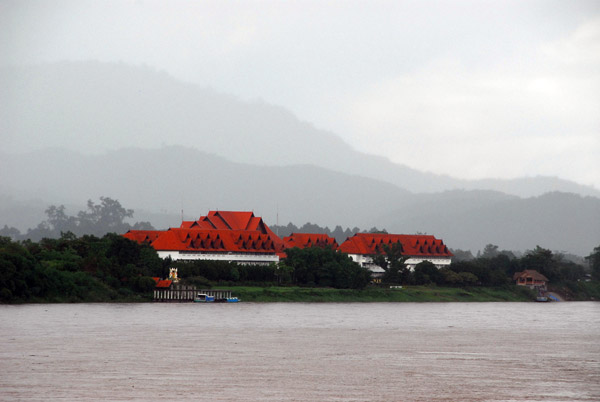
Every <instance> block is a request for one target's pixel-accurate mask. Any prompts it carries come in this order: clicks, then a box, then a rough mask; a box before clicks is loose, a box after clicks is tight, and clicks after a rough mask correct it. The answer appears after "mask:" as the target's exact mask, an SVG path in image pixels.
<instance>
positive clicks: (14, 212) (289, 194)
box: [0, 146, 600, 255]
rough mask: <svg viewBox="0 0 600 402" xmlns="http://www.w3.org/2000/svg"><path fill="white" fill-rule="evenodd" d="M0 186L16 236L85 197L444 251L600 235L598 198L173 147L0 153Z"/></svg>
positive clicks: (144, 210) (590, 239) (550, 244)
mask: <svg viewBox="0 0 600 402" xmlns="http://www.w3.org/2000/svg"><path fill="white" fill-rule="evenodd" d="M32 166H41V167H43V168H39V169H32V168H31V167H32ZM0 183H1V185H0V194H1V195H2V196H1V197H0V226H3V225H4V224H8V225H9V226H16V227H19V228H20V229H21V230H24V229H26V228H27V227H32V226H34V225H35V224H37V223H38V222H39V221H40V220H41V219H43V218H44V217H43V209H45V208H46V207H47V206H49V205H50V204H54V205H58V204H65V205H67V206H72V207H71V209H70V210H69V211H68V213H69V214H72V215H74V214H75V213H76V212H77V211H78V210H80V209H84V207H85V202H86V200H87V199H93V200H95V201H97V200H98V198H99V197H100V196H108V197H111V198H114V199H118V200H119V201H120V202H121V204H122V205H123V206H125V207H127V208H133V209H134V210H135V211H136V213H135V216H134V218H135V220H150V221H151V222H152V223H153V224H154V225H155V226H156V227H159V228H164V227H168V226H178V225H179V223H180V219H181V208H183V210H184V213H185V217H186V219H191V218H197V217H198V216H200V215H202V214H205V213H206V212H207V211H208V210H210V209H221V210H227V209H232V210H253V211H254V212H255V213H256V214H257V215H259V216H263V217H264V218H265V219H266V221H267V223H268V224H275V223H277V219H278V217H279V223H280V224H287V223H288V222H293V223H295V224H297V225H302V224H303V223H306V222H312V223H317V224H319V225H328V226H330V227H331V228H333V227H334V226H335V225H343V226H344V227H355V226H358V227H360V228H362V229H369V228H371V227H373V226H377V227H379V228H386V229H387V230H389V231H391V232H396V233H415V232H427V233H429V234H434V235H436V236H437V237H441V238H442V239H444V241H445V242H446V243H447V244H448V245H449V246H450V247H452V248H462V249H470V250H473V251H476V250H480V249H482V248H483V247H484V246H485V244H487V243H494V244H497V245H499V246H500V247H501V248H503V249H513V250H525V249H532V248H534V247H535V246H536V245H538V244H539V245H541V246H543V247H546V248H550V249H553V250H559V251H565V252H570V253H575V254H579V255H588V254H589V253H590V252H591V251H592V249H593V248H594V247H596V246H597V245H598V241H599V239H600V225H598V224H597V223H598V222H600V199H599V198H596V197H589V196H588V197H582V196H580V195H575V194H567V193H549V194H545V195H543V196H538V197H532V198H526V199H523V198H519V197H516V196H512V195H507V194H504V193H501V192H496V191H489V190H471V191H462V190H454V191H447V192H442V193H436V194H413V193H410V192H408V191H406V190H403V189H401V188H399V187H397V186H394V185H392V184H390V183H387V182H383V181H377V180H373V179H370V178H365V177H360V176H356V175H349V174H344V173H339V172H335V171H333V170H328V169H324V168H320V167H315V166H311V165H293V166H285V167H273V166H254V165H250V164H242V163H236V162H231V161H228V160H226V159H224V158H222V157H219V156H215V155H210V154H207V153H204V152H201V151H198V150H196V149H192V148H185V147H177V146H172V147H164V148H160V149H155V150H149V149H139V148H127V149H122V150H118V151H112V152H109V153H104V154H99V155H83V154H80V153H77V152H73V151H65V150H62V149H47V150H44V151H36V152H29V153H24V154H18V155H17V154H8V153H0ZM23 200H37V201H28V203H29V204H28V203H27V202H26V203H24V202H23ZM41 200H44V201H45V202H46V203H45V204H43V202H42V201H41ZM27 205H29V206H30V207H29V209H28V208H27ZM42 205H43V207H42ZM36 208H38V209H37V211H38V212H37V213H38V215H37V216H36V219H37V220H34V221H32V222H31V223H30V224H29V226H27V227H24V226H23V225H22V223H23V219H22V218H21V217H20V215H21V214H26V213H27V211H28V210H29V211H35V210H36ZM73 208H78V209H73ZM19 223H21V225H19Z"/></svg>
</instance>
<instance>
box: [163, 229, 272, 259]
mask: <svg viewBox="0 0 600 402" xmlns="http://www.w3.org/2000/svg"><path fill="white" fill-rule="evenodd" d="M152 247H154V248H155V249H156V250H161V251H198V252H209V251H210V252H242V253H275V252H276V251H277V249H276V245H275V242H274V241H273V239H271V237H270V236H269V235H266V234H263V233H259V232H256V231H250V230H218V229H209V230H205V229H181V228H178V229H175V228H171V229H169V230H166V231H164V232H163V233H162V234H161V235H160V236H159V237H158V238H157V239H156V240H154V242H152Z"/></svg>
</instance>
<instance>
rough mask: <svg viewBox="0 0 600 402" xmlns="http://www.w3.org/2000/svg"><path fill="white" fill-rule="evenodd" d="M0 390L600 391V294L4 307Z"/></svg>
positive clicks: (534, 397) (456, 396)
mask: <svg viewBox="0 0 600 402" xmlns="http://www.w3.org/2000/svg"><path fill="white" fill-rule="evenodd" d="M0 400H2V401H13V400H18V401H49V400H72V401H75V400H76V401H81V400H110V401H156V400H162V401H172V400H190V401H192V400H193V401H477V402H481V401H595V402H597V401H600V303H597V302H596V303H594V302H585V303H575V302H572V303H339V304H338V303H331V304H330V303H325V304H304V303H268V304H259V303H243V302H242V303H238V304H201V305H199V304H193V303H187V304H183V303H182V304H158V303H155V304H46V305H21V306H6V305H2V306H0Z"/></svg>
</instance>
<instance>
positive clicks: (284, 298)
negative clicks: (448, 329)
mask: <svg viewBox="0 0 600 402" xmlns="http://www.w3.org/2000/svg"><path fill="white" fill-rule="evenodd" d="M219 288H220V289H228V290H231V291H232V294H233V295H234V296H237V297H239V298H240V299H241V300H242V301H246V302H321V303H322V302H338V303H348V302H501V301H532V300H534V298H535V295H534V294H533V293H532V292H531V291H529V289H525V288H522V287H517V286H510V287H506V288H484V287H478V288H475V287H473V288H446V287H425V286H405V287H403V288H402V289H389V288H379V287H370V288H367V289H364V290H348V289H330V288H302V287H266V288H263V287H247V286H228V287H219Z"/></svg>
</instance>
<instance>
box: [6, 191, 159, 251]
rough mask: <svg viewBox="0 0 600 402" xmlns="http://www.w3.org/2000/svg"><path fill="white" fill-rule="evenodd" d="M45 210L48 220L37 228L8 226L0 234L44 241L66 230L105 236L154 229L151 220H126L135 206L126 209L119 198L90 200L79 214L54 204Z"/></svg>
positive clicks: (80, 233)
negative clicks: (132, 222)
mask: <svg viewBox="0 0 600 402" xmlns="http://www.w3.org/2000/svg"><path fill="white" fill-rule="evenodd" d="M44 212H45V213H46V216H47V219H46V220H44V221H42V222H40V223H39V224H38V225H37V226H36V227H35V228H31V229H28V230H27V232H25V233H21V231H20V230H19V229H17V228H15V227H9V226H8V225H4V227H3V228H2V229H0V236H5V237H10V238H11V239H13V240H25V239H30V240H33V241H40V240H42V239H44V238H46V239H58V238H60V237H61V234H62V233H67V232H71V233H73V234H75V235H76V236H83V235H94V236H103V235H105V234H106V233H125V232H127V231H128V230H131V229H137V230H153V229H154V228H153V227H152V225H151V224H150V222H136V223H134V224H133V225H131V224H129V223H127V222H125V220H126V219H128V218H133V209H126V208H124V207H123V206H122V205H121V203H120V202H119V201H118V200H113V199H112V198H110V197H100V202H99V203H95V202H94V201H92V200H88V202H87V208H86V209H85V210H82V211H79V212H78V213H77V214H76V215H67V213H66V208H65V206H64V205H59V206H55V205H51V206H50V207H48V208H47V209H46V210H45V211H44Z"/></svg>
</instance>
